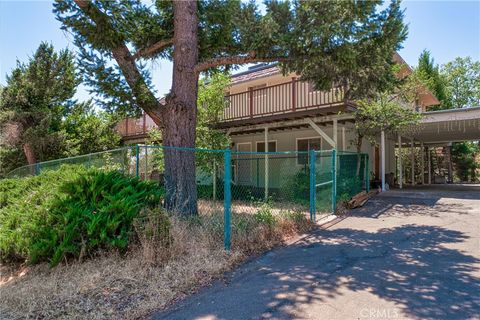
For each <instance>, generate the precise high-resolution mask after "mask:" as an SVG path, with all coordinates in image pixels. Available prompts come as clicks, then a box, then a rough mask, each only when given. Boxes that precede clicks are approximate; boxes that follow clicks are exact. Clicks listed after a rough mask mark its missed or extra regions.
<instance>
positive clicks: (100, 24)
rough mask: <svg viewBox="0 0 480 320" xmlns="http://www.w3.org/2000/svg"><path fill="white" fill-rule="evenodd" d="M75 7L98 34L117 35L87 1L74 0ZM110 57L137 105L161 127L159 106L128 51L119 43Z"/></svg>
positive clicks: (104, 16) (100, 13)
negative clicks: (86, 17)
mask: <svg viewBox="0 0 480 320" xmlns="http://www.w3.org/2000/svg"><path fill="white" fill-rule="evenodd" d="M74 1H75V3H76V4H77V6H78V7H79V8H80V9H81V10H82V11H83V12H84V13H85V14H86V15H87V16H88V17H89V18H90V19H92V21H93V22H95V24H96V26H97V28H98V29H101V30H98V32H105V31H106V30H107V31H108V33H109V34H115V35H116V34H117V31H116V30H115V29H114V27H113V25H112V24H111V22H110V20H109V17H108V16H107V15H106V14H105V13H103V12H102V11H100V10H99V9H98V8H97V7H96V6H94V5H93V4H92V3H91V2H90V1H87V0H74ZM111 51H112V55H113V57H114V59H115V61H116V62H117V63H118V65H119V67H120V69H121V70H122V73H123V75H124V77H125V80H126V81H127V83H128V86H129V87H130V89H131V90H132V93H133V95H134V97H135V99H136V101H137V103H138V105H139V106H140V107H141V108H142V109H143V110H144V111H145V112H146V113H147V114H148V115H149V116H150V117H151V118H152V119H153V121H154V122H155V123H156V124H157V125H161V123H162V120H161V109H160V106H161V104H160V103H159V101H158V100H157V98H156V97H155V95H154V94H153V93H152V91H151V90H150V88H149V87H148V86H147V84H146V82H145V79H144V78H143V76H142V74H141V73H140V71H139V70H138V68H137V65H136V64H135V59H133V56H132V54H131V53H130V50H129V49H128V47H127V46H126V45H125V43H123V42H120V43H118V44H117V46H116V47H114V48H111Z"/></svg>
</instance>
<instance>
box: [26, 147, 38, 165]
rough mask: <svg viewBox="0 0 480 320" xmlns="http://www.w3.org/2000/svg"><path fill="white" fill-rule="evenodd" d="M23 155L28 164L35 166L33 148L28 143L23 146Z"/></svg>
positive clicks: (35, 160) (35, 159)
mask: <svg viewBox="0 0 480 320" xmlns="http://www.w3.org/2000/svg"><path fill="white" fill-rule="evenodd" d="M23 153H24V154H25V157H26V158H27V162H28V164H35V163H36V162H37V158H36V157H35V153H34V152H33V148H32V145H31V144H30V143H25V144H24V145H23Z"/></svg>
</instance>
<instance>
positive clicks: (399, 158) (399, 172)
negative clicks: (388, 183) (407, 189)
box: [398, 135, 403, 189]
mask: <svg viewBox="0 0 480 320" xmlns="http://www.w3.org/2000/svg"><path fill="white" fill-rule="evenodd" d="M398 186H399V187H400V189H402V188H403V168H402V136H401V135H398Z"/></svg>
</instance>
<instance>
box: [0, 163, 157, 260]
mask: <svg viewBox="0 0 480 320" xmlns="http://www.w3.org/2000/svg"><path fill="white" fill-rule="evenodd" d="M0 191H1V194H2V196H1V197H0V219H1V220H2V222H3V223H2V225H0V257H1V258H6V259H19V258H20V259H26V260H28V261H29V262H30V263H35V262H38V261H44V260H47V261H50V263H51V264H52V265H56V264H58V262H60V261H61V260H62V259H64V258H69V257H80V258H81V257H83V256H85V255H91V254H92V253H94V252H95V251H96V250H98V249H112V248H119V249H124V248H126V246H127V245H128V243H129V238H130V236H131V234H132V222H133V220H134V218H136V217H137V216H138V214H139V212H140V211H141V210H142V209H143V208H144V207H146V206H155V205H157V204H158V203H159V201H160V198H161V195H162V190H161V189H160V188H159V187H158V185H155V184H154V183H149V182H143V181H140V180H138V179H136V178H130V177H128V176H125V175H123V174H121V173H119V172H116V171H107V172H105V171H100V170H98V169H93V168H90V169H87V168H84V167H81V166H64V167H62V168H61V169H60V170H58V171H47V172H44V173H42V174H41V175H39V176H36V177H29V178H24V179H8V180H3V181H1V182H0Z"/></svg>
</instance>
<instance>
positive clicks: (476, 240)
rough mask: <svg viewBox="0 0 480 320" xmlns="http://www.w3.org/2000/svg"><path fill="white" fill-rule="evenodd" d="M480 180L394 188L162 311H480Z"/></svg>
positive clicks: (293, 315) (266, 314) (475, 315)
mask: <svg viewBox="0 0 480 320" xmlns="http://www.w3.org/2000/svg"><path fill="white" fill-rule="evenodd" d="M479 227H480V186H478V187H477V186H473V187H472V186H467V187H466V189H465V188H462V187H457V188H455V187H453V189H452V187H435V188H417V189H407V190H403V191H390V192H387V193H384V194H382V195H380V196H378V197H376V198H374V199H372V200H371V201H370V202H369V203H368V204H367V205H366V206H365V207H363V208H361V209H357V210H354V211H352V212H351V214H350V216H349V217H348V218H346V219H344V220H343V221H341V222H340V223H338V224H336V225H335V226H333V227H331V228H329V229H328V230H317V231H315V232H313V233H312V234H311V235H309V236H308V237H306V238H305V239H303V240H301V241H299V242H298V243H295V244H293V245H290V246H287V247H283V248H279V249H277V250H274V251H272V252H270V253H268V254H266V255H264V256H262V257H260V258H258V259H256V260H254V261H252V262H250V263H247V264H246V265H244V266H243V267H241V268H239V269H238V270H237V271H235V272H234V273H232V274H230V275H228V276H227V278H226V279H225V280H224V281H222V282H217V283H215V284H213V285H212V286H211V287H209V288H206V289H204V290H202V291H201V292H199V293H198V294H196V295H193V296H191V297H190V298H188V299H186V300H185V301H182V302H180V303H179V304H177V305H176V306H175V309H173V310H169V311H167V312H163V313H159V314H156V315H154V317H153V318H154V319H342V320H345V319H462V320H464V319H480V228H479Z"/></svg>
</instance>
